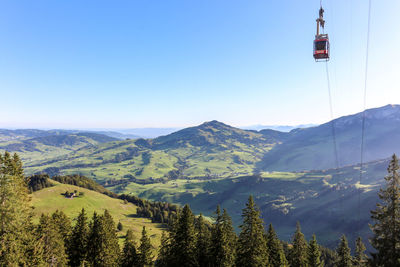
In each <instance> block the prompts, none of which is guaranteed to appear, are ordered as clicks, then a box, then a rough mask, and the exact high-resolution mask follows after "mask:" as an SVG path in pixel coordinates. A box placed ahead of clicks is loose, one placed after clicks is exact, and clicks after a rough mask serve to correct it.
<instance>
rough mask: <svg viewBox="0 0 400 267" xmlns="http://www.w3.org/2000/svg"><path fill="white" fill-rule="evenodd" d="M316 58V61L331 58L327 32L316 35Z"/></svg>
mask: <svg viewBox="0 0 400 267" xmlns="http://www.w3.org/2000/svg"><path fill="white" fill-rule="evenodd" d="M314 59H315V61H328V60H329V38H328V35H327V34H320V35H317V36H316V37H315V40H314Z"/></svg>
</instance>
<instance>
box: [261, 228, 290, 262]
mask: <svg viewBox="0 0 400 267" xmlns="http://www.w3.org/2000/svg"><path fill="white" fill-rule="evenodd" d="M266 238H267V246H268V251H269V262H270V265H271V267H285V266H288V265H289V264H288V262H287V260H286V257H285V252H284V250H283V246H282V243H281V241H280V240H279V239H278V236H277V235H276V232H275V230H274V228H273V227H272V224H270V225H269V227H268V233H267V237H266Z"/></svg>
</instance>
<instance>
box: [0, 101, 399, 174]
mask: <svg viewBox="0 0 400 267" xmlns="http://www.w3.org/2000/svg"><path fill="white" fill-rule="evenodd" d="M365 116H366V121H365V142H364V152H365V153H364V155H363V156H364V161H365V162H367V161H374V160H379V159H383V158H387V157H388V156H390V155H391V154H393V153H399V152H400V123H399V122H400V106H399V105H387V106H384V107H381V108H375V109H369V110H367V111H366V112H365ZM361 121H362V113H357V114H354V115H349V116H345V117H340V118H338V119H335V120H334V121H331V122H328V123H325V124H322V125H319V126H314V127H309V128H298V129H294V130H291V131H290V132H281V131H275V130H270V129H264V130H260V131H256V130H243V129H239V128H235V127H231V126H229V125H226V124H224V123H221V122H218V121H211V122H206V123H203V124H201V125H199V126H195V127H190V128H185V129H182V130H179V131H177V132H174V133H171V134H167V135H164V136H160V137H157V138H154V139H134V140H121V137H122V135H118V134H117V133H115V132H107V131H102V132H90V133H88V132H80V131H70V130H50V131H40V130H0V150H1V149H2V150H10V151H15V152H19V153H22V155H24V156H25V157H24V158H25V159H29V162H31V163H32V164H29V165H28V167H29V168H28V170H29V171H30V170H32V171H33V170H34V171H42V170H43V169H46V168H49V167H55V168H60V170H63V171H66V170H70V171H80V172H85V173H87V172H89V173H91V172H93V173H96V171H97V168H98V166H102V165H103V164H104V163H105V162H109V161H110V160H112V161H113V162H114V163H118V164H120V163H121V164H122V163H123V164H125V165H124V166H129V168H127V167H124V168H122V167H121V166H119V167H118V170H119V171H118V172H117V173H116V172H115V170H114V168H115V167H116V165H115V164H114V165H110V166H102V167H101V168H102V169H103V170H104V169H108V168H110V169H112V170H110V172H104V171H103V172H101V174H99V175H100V176H101V179H107V178H108V173H113V174H114V176H115V178H116V179H121V178H122V177H121V175H122V176H124V175H132V176H134V177H137V178H139V179H147V178H150V177H152V178H162V177H167V176H168V175H170V174H171V173H170V172H171V171H172V172H174V173H175V174H176V175H178V174H179V175H181V176H187V177H197V176H204V175H206V176H207V175H208V176H210V175H211V176H236V175H238V174H246V175H249V174H252V173H256V172H260V171H303V170H320V169H329V168H335V167H336V158H335V154H334V145H333V140H334V138H333V131H332V126H333V125H334V127H335V132H336V136H335V138H336V143H337V154H338V163H339V166H346V165H353V164H357V163H358V162H359V161H360V145H361ZM118 137H119V138H118ZM124 137H125V136H124ZM89 139H90V140H89ZM124 139H125V138H124ZM40 145H43V146H46V149H40ZM60 148H61V149H66V150H68V151H69V153H66V152H67V151H64V152H63V153H57V152H56V151H57V149H60ZM34 151H36V152H43V154H41V155H40V157H38V155H37V153H35V154H34V155H31V156H29V155H27V154H29V153H31V154H32V152H34ZM52 151H54V152H55V153H52ZM132 151H135V152H134V153H133V152H132ZM121 155H124V156H121ZM143 155H144V156H143ZM142 157H143V158H146V160H142ZM39 158H40V160H39V161H38V159H39ZM33 162H35V164H33ZM74 162H80V164H74ZM82 162H85V164H84V165H82ZM160 162H162V163H160ZM145 163H146V164H145ZM126 164H128V165H126ZM73 166H78V167H73ZM30 167H32V168H33V169H30ZM169 173H170V174H169ZM103 176H104V177H103ZM97 177H98V179H100V177H99V176H97Z"/></svg>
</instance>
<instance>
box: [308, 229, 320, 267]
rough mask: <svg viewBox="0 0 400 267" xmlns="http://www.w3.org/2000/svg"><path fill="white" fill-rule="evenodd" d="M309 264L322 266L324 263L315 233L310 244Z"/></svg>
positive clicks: (311, 266)
mask: <svg viewBox="0 0 400 267" xmlns="http://www.w3.org/2000/svg"><path fill="white" fill-rule="evenodd" d="M308 266H309V267H322V266H324V264H323V263H322V262H321V252H320V251H319V245H318V243H317V238H316V237H315V235H313V236H312V238H311V240H310V242H309V244H308Z"/></svg>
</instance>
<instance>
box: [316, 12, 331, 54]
mask: <svg viewBox="0 0 400 267" xmlns="http://www.w3.org/2000/svg"><path fill="white" fill-rule="evenodd" d="M320 27H321V28H322V29H324V27H325V20H324V9H323V8H322V6H321V8H320V9H319V18H318V19H317V34H316V35H315V40H314V53H313V56H314V59H315V61H328V60H329V37H328V34H320V33H319V28H320Z"/></svg>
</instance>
